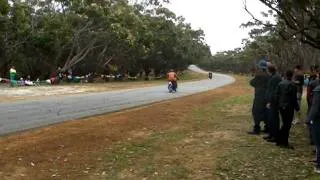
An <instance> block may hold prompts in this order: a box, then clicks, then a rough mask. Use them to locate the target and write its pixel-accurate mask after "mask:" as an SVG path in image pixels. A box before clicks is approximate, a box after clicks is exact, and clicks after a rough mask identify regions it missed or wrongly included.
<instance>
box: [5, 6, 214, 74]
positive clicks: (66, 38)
mask: <svg viewBox="0 0 320 180" xmlns="http://www.w3.org/2000/svg"><path fill="white" fill-rule="evenodd" d="M165 2H166V1H143V2H142V3H140V4H133V5H131V4H129V3H128V1H126V0H118V1H112V0H102V1H100V0H99V1H97V0H86V1H80V0H72V1H66V0H55V1H54V0H52V1H39V0H27V1H15V2H14V3H12V4H11V5H9V4H8V2H7V1H0V5H1V8H0V12H1V15H2V16H3V17H2V19H1V20H3V21H4V22H5V23H1V25H0V44H1V47H3V48H2V49H1V50H0V72H1V75H2V76H6V75H7V72H8V68H9V67H10V65H15V66H16V67H17V70H18V72H20V76H26V75H29V74H30V75H31V76H32V77H34V78H36V77H39V76H42V77H48V76H49V75H50V74H51V73H52V72H54V71H55V70H56V69H57V67H58V66H60V67H62V70H63V71H67V70H68V69H70V68H71V69H73V72H74V73H75V74H79V75H80V74H85V73H89V72H96V73H111V72H112V73H118V72H121V73H127V72H129V73H130V74H132V75H134V74H137V73H138V72H140V71H146V72H149V71H150V70H154V71H155V73H156V74H160V73H164V72H166V71H167V70H168V69H170V68H176V69H178V70H180V69H184V68H185V67H186V66H187V65H188V64H190V63H193V62H195V61H202V60H204V59H207V58H209V57H210V56H211V54H210V49H209V47H208V45H206V44H205V43H204V41H203V39H204V33H203V31H201V30H197V31H196V30H193V29H191V27H190V26H189V25H188V24H186V23H185V22H184V19H183V18H182V17H177V16H176V15H175V14H174V13H173V12H171V11H170V10H169V9H166V8H164V7H163V6H162V3H165ZM3 4H4V5H8V6H2V5H3ZM8 14H10V15H8ZM0 17H1V16H0ZM110 67H117V68H116V71H117V72H114V71H115V69H114V68H110Z"/></svg>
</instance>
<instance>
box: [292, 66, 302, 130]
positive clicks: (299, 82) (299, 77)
mask: <svg viewBox="0 0 320 180" xmlns="http://www.w3.org/2000/svg"><path fill="white" fill-rule="evenodd" d="M294 74H295V75H294V83H295V84H296V86H297V98H298V104H299V106H301V101H302V94H303V85H304V73H303V72H302V67H301V66H300V65H297V66H296V67H295V68H294ZM295 116H296V117H295V121H294V124H297V123H300V120H301V112H300V111H297V112H296V115H295Z"/></svg>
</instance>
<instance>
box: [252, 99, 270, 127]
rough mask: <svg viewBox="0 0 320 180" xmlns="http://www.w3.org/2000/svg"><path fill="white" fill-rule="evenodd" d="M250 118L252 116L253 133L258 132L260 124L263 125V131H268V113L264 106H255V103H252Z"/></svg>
mask: <svg viewBox="0 0 320 180" xmlns="http://www.w3.org/2000/svg"><path fill="white" fill-rule="evenodd" d="M252 116H253V123H254V127H253V130H254V131H255V132H260V130H261V128H260V124H261V122H264V123H265V129H268V123H267V122H268V111H267V108H266V107H265V104H264V103H263V104H262V105H257V103H255V102H254V104H253V107H252Z"/></svg>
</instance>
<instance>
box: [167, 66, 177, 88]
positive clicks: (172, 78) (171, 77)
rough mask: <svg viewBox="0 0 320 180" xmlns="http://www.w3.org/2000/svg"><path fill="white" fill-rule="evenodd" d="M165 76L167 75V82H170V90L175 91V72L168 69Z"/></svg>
mask: <svg viewBox="0 0 320 180" xmlns="http://www.w3.org/2000/svg"><path fill="white" fill-rule="evenodd" d="M167 76H168V81H169V83H171V84H172V90H173V91H174V92H177V88H178V83H177V80H178V76H177V73H175V72H174V70H173V69H170V71H169V73H168V75H167Z"/></svg>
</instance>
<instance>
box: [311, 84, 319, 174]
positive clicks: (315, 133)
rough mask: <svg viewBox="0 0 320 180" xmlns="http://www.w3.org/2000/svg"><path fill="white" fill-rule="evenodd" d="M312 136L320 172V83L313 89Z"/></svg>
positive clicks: (317, 167) (317, 168) (316, 170)
mask: <svg viewBox="0 0 320 180" xmlns="http://www.w3.org/2000/svg"><path fill="white" fill-rule="evenodd" d="M309 121H310V124H311V128H312V138H313V140H314V143H315V145H316V150H317V159H316V163H317V165H316V168H315V172H316V173H320V85H319V86H317V87H316V88H315V89H314V90H313V100H312V106H311V109H310V113H309Z"/></svg>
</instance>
